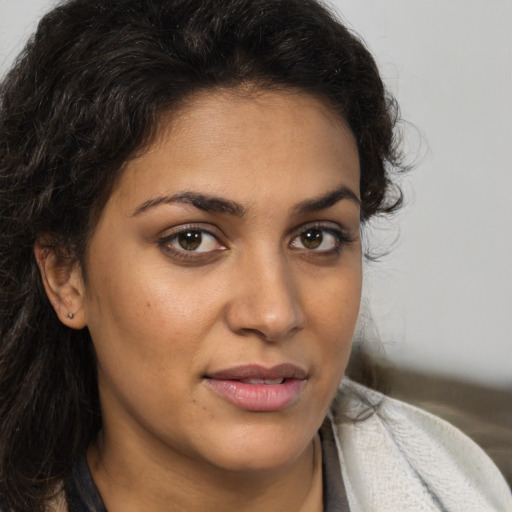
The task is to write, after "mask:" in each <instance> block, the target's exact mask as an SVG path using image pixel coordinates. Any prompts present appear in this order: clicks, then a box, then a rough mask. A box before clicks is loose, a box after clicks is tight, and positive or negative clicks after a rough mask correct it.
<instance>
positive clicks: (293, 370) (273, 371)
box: [206, 363, 307, 380]
mask: <svg viewBox="0 0 512 512" xmlns="http://www.w3.org/2000/svg"><path fill="white" fill-rule="evenodd" d="M206 377H207V378H210V379H216V380H244V379H305V378H306V377H307V374H306V372H305V371H304V370H303V369H302V368H300V367H298V366H296V365H294V364H291V363H283V364H278V365H276V366H272V367H271V368H265V367H264V366H260V365H257V364H248V365H243V366H236V367H233V368H226V369H225V370H219V371H216V372H213V373H209V374H208V375H206Z"/></svg>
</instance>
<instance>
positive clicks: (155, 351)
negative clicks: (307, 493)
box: [83, 91, 361, 471]
mask: <svg viewBox="0 0 512 512" xmlns="http://www.w3.org/2000/svg"><path fill="white" fill-rule="evenodd" d="M358 197H359V160H358V153H357V147H356V143H355V141H354V138H353V136H352V133H351V132H350V130H349V129H348V127H347V125H346V124H345V123H344V122H341V121H340V120H339V119H337V118H335V117H334V116H332V114H330V113H329V111H328V110H327V109H326V108H325V107H324V106H323V104H322V103H320V102H319V101H317V100H316V99H314V98H312V97H310V96H308V95H306V94H299V93H295V94H292V93H290V92H264V93H259V94H254V95H247V94H246V95H241V94H237V93H236V92H231V93H229V92H219V91H217V92H207V93H206V92H205V93H202V94H200V95H198V96H196V97H195V98H194V99H193V100H191V101H190V102H189V103H188V105H187V107H186V108H184V109H182V111H181V113H180V114H179V115H176V116H173V118H172V120H168V121H165V120H163V121H162V123H161V128H160V131H159V134H158V137H157V140H156V141H155V142H154V143H153V144H152V145H151V146H150V147H149V149H148V150H147V151H146V152H145V153H144V154H143V155H142V156H140V157H138V158H136V159H134V160H132V161H130V162H129V163H128V164H127V165H126V168H125V171H124V173H123V175H122V177H121V179H120V181H119V183H118V185H117V187H116V188H115V190H114V192H113V194H112V196H111V197H110V199H109V201H108V203H107V205H106V207H105V209H104V211H103V213H102V216H101V219H100V222H99V224H98V226H97V228H96V229H95V231H94V233H93V235H92V238H91V240H90V245H89V247H88V251H87V255H86V263H85V264H86V268H87V282H86V284H85V285H84V286H85V295H84V302H83V315H84V318H85V322H86V324H87V326H88V328H89V330H90V333H91V336H92V339H93V343H94V347H95V350H96V354H97V364H98V378H99V389H100V399H101V406H102V413H103V422H104V442H105V446H106V447H109V446H110V447H115V446H121V447H124V449H127V447H130V449H133V450H135V451H139V452H144V453H146V455H148V456H150V457H153V459H161V460H162V461H169V460H172V461H175V462H177V463H179V461H183V462H185V461H188V462H191V461H192V462H193V463H194V464H196V463H199V464H207V465H208V466H209V467H214V468H220V469H223V470H235V471H254V470H262V469H265V470H268V469H271V468H276V469H277V468H281V467H284V466H285V465H287V464H290V463H291V462H292V461H293V460H295V459H296V458H297V457H298V456H299V455H300V454H301V453H303V451H304V450H305V448H306V447H307V446H308V444H309V443H310V441H311V439H312V438H313V436H314V434H315V432H316V430H317V429H318V427H319V425H320V424H321V422H322V420H323V418H324V415H325V413H326V411H327V409H328V407H329V404H330V402H331V399H332V398H333V396H334V394H335V391H336V388H337V387H338V384H339V382H340V379H341V378H342V375H343V372H344V369H345V366H346V363H347V359H348V356H349V351H350V346H351V340H352V335H353V331H354V326H355V323H356V317H357V314H358V308H359V301H360V291H361V244H360V238H359V199H358ZM170 457H171V458H170Z"/></svg>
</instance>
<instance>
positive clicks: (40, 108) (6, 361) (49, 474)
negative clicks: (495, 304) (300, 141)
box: [0, 0, 402, 512]
mask: <svg viewBox="0 0 512 512" xmlns="http://www.w3.org/2000/svg"><path fill="white" fill-rule="evenodd" d="M244 85H250V86H251V87H255V88H256V89H261V90H273V89H280V90H282V89H291V90H298V91H303V92H306V93H309V94H311V95H314V96H315V97H317V98H319V99H320V100H322V101H323V102H325V103H326V104H327V105H328V106H329V108H331V110H332V111H333V112H336V113H337V114H338V115H339V116H340V117H342V118H344V119H345V120H346V121H347V122H348V123H349V125H350V127H351V129H352V132H353V134H354V135H355V139H356V141H357V145H358V149H359V156H360V163H361V183H360V191H361V197H362V209H361V218H362V221H363V222H364V221H366V220H368V219H369V218H370V217H372V216H374V215H379V214H383V213H389V212H391V211H393V210H394V209H395V208H397V207H398V206H399V204H400V201H401V195H400V193H399V191H398V193H397V189H396V188H395V187H394V185H393V180H392V175H393V174H394V173H395V172H399V171H401V170H402V166H401V159H400V153H399V151H398V149H397V148H398V144H397V143H398V140H397V130H396V122H397V107H396V104H395V102H394V100H393V98H392V97H390V96H389V95H388V94H387V93H386V90H385V88H384V86H383V84H382V81H381V78H380V76H379V73H378V70H377V67H376V64H375V62H374V60H373V58H372V56H371V55H370V53H369V52H368V50H367V49H366V48H365V46H364V44H363V43H362V42H361V41H360V40H359V39H358V38H357V37H356V36H355V35H354V34H353V33H351V31H350V30H348V29H347V28H346V27H344V26H343V24H341V23H340V21H339V20H338V19H336V17H335V16H334V15H333V14H332V13H330V12H329V11H328V10H327V9H326V8H325V7H324V6H323V5H321V4H320V3H319V2H317V1H315V0H94V1H93V0H71V1H70V2H67V3H64V4H62V5H60V6H59V7H57V8H56V9H54V10H53V11H51V12H50V13H49V14H47V15H46V16H45V17H44V18H43V19H42V20H41V22H40V24H39V26H38V29H37V32H36V33H35V35H34V36H33V37H32V38H31V39H30V41H29V42H28V44H27V46H26V48H25V50H24V51H23V52H22V54H21V55H20V57H19V58H18V60H17V62H16V64H15V65H14V67H13V68H12V70H11V71H10V72H9V73H8V74H7V76H6V78H5V80H4V81H3V84H2V86H1V88H2V89H1V104H0V502H1V503H2V506H3V507H4V508H5V510H9V511H11V510H13V511H23V512H27V511H31V512H37V511H44V510H46V509H47V508H48V506H49V505H48V503H49V500H51V499H52V496H54V495H55V494H56V493H57V492H59V490H60V489H61V488H62V487H61V483H62V482H65V481H66V478H67V477H68V475H69V471H70V467H71V464H72V463H73V461H74V460H76V458H77V457H78V456H79V455H80V454H82V453H83V452H84V450H86V448H87V446H88V445H89V444H90V443H91V441H92V440H94V438H95V437H96V435H97V432H98V429H99V428H100V427H101V414H100V407H99V399H98V389H97V380H96V363H95V356H94V350H93V347H92V342H91V338H90V335H89V332H88V330H87V329H82V330H73V329H70V328H68V327H66V326H65V325H63V324H62V323H60V322H59V320H58V318H57V316H56V314H55V313H54V311H53V309H52V307H51V305H50V303H49V301H48V299H47V297H46V294H45V292H44V289H43V286H42V283H41V278H40V275H39V271H38V268H37V265H36V262H35V258H34V255H33V247H34V243H35V241H36V240H37V239H38V238H40V237H41V236H42V235H44V237H45V240H46V241H47V242H48V244H49V245H51V246H53V247H54V248H58V250H59V251H60V253H61V254H62V255H63V256H65V257H69V258H73V259H76V261H78V262H79V263H82V262H83V257H84V253H85V249H86V247H87V241H88V237H89V235H90V233H91V232H92V230H93V229H94V227H95V224H96V222H97V220H98V218H99V216H100V215H101V212H102V208H103V207H104V205H105V203H106V201H107V199H108V197H109V195H110V193H111V191H112V189H113V187H114V186H115V183H116V179H117V178H118V177H119V174H120V173H121V172H122V169H123V163H125V162H126V161H127V160H129V159H130V158H131V157H132V156H133V155H134V154H136V153H137V152H139V151H141V150H143V149H144V148H145V147H147V145H148V144H149V143H151V140H152V138H153V136H154V135H155V131H156V127H157V124H158V121H159V119H160V117H161V115H162V114H164V113H165V114H168V113H171V115H172V112H173V111H174V112H178V111H179V108H180V105H181V104H182V102H183V101H184V100H186V98H187V97H189V96H190V95H191V94H193V93H194V92H198V91H201V90H208V89H215V88H237V87H240V86H244Z"/></svg>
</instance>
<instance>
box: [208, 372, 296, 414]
mask: <svg viewBox="0 0 512 512" xmlns="http://www.w3.org/2000/svg"><path fill="white" fill-rule="evenodd" d="M206 383H207V384H208V385H209V386H210V388H212V389H213V390H214V391H215V392H216V393H218V394H219V395H221V396H222V397H223V398H225V399H226V400H227V401H228V402H230V403H232V404H233V405H235V406H237V407H239V408H241V409H245V410H246V411H267V412H272V411H279V410H281V409H284V408H285V407H287V406H289V405H291V404H292V403H294V402H295V401H296V400H297V399H298V398H299V395H300V394H301V391H302V389H303V388H304V386H305V383H306V381H305V380H303V379H289V380H285V381H284V382H283V383H282V384H246V383H244V382H240V381H238V380H218V379H206Z"/></svg>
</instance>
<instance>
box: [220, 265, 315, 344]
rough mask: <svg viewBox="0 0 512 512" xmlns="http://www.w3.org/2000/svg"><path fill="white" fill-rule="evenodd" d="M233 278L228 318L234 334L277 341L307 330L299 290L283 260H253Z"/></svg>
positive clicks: (227, 320)
mask: <svg viewBox="0 0 512 512" xmlns="http://www.w3.org/2000/svg"><path fill="white" fill-rule="evenodd" d="M232 277H233V287H232V291H234V294H233V296H232V299H231V301H230V302H229V303H228V305H227V307H226V310H225V311H226V313H225V318H226V323H227V324H228V326H229V328H230V329H231V330H232V331H233V332H235V333H237V334H239V335H243V336H251V335H256V336H258V337H260V338H262V339H264V340H265V341H268V342H277V341H281V340H284V339H286V338H289V337H290V336H292V335H293V334H294V333H295V332H297V331H299V330H301V329H302V328H303V327H304V324H305V314H304V311H303V307H302V304H301V299H300V296H299V291H298V289H297V286H296V282H295V279H294V276H293V273H292V271H291V269H290V268H289V265H287V263H286V261H285V260H284V258H276V257H274V258H272V259H268V258H260V259H258V258H252V259H250V261H248V262H246V264H245V265H243V266H241V268H240V269H239V271H238V272H236V273H235V274H234V275H233V276H232Z"/></svg>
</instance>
